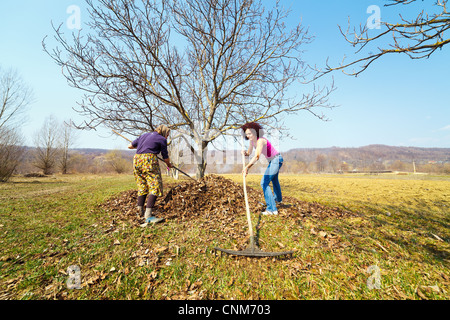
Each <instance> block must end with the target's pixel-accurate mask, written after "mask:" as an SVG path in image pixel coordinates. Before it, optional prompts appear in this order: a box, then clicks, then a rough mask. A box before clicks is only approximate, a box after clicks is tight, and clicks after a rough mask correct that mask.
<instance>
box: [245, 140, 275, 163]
mask: <svg viewBox="0 0 450 320" xmlns="http://www.w3.org/2000/svg"><path fill="white" fill-rule="evenodd" d="M259 139H265V140H266V141H267V144H266V147H265V148H263V149H262V154H263V155H265V156H266V158H267V160H269V161H271V160H272V159H273V158H274V157H275V156H276V155H278V151H277V150H276V149H275V148H274V147H273V146H272V144H271V143H270V142H269V140H267V139H266V138H258V140H259ZM251 143H252V146H253V147H254V148H255V149H256V146H255V145H254V144H253V141H251Z"/></svg>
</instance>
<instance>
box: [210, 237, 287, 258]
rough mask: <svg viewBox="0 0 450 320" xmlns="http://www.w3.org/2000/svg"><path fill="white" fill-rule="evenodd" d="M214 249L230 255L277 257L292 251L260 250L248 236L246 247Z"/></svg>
mask: <svg viewBox="0 0 450 320" xmlns="http://www.w3.org/2000/svg"><path fill="white" fill-rule="evenodd" d="M214 249H215V250H216V251H217V250H218V251H221V252H225V253H227V254H230V255H235V256H246V257H278V256H285V255H289V254H293V253H294V251H281V252H266V251H262V250H261V249H260V248H259V247H258V245H257V244H256V239H255V237H250V243H249V245H248V247H247V248H245V249H244V250H228V249H222V248H217V247H215V248H214Z"/></svg>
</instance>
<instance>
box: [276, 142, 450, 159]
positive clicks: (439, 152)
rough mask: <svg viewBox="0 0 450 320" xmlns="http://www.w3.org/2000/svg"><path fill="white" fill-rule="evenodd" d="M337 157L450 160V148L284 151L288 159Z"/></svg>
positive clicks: (378, 145) (335, 148)
mask: <svg viewBox="0 0 450 320" xmlns="http://www.w3.org/2000/svg"><path fill="white" fill-rule="evenodd" d="M321 154H322V155H325V156H327V157H328V158H336V159H337V160H339V161H346V162H352V161H362V160H366V161H369V160H372V161H396V160H400V161H405V162H412V161H415V162H417V163H420V162H428V161H436V162H443V163H445V162H450V148H418V147H395V146H387V145H381V144H375V145H368V146H363V147H358V148H339V147H331V148H296V149H291V150H289V151H287V152H284V153H283V155H284V157H285V158H287V159H295V160H301V161H305V162H311V161H315V160H316V158H317V156H318V155H321Z"/></svg>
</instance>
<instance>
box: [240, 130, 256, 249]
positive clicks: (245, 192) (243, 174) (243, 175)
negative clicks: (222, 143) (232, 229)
mask: <svg viewBox="0 0 450 320" xmlns="http://www.w3.org/2000/svg"><path fill="white" fill-rule="evenodd" d="M242 151H245V148H244V136H242ZM244 169H245V155H244V152H242V170H243V171H244ZM242 178H243V184H244V198H245V209H246V212H247V221H248V229H249V233H250V241H253V237H254V235H253V226H252V219H251V217H250V209H249V206H248V196H247V184H246V181H245V173H244V172H242Z"/></svg>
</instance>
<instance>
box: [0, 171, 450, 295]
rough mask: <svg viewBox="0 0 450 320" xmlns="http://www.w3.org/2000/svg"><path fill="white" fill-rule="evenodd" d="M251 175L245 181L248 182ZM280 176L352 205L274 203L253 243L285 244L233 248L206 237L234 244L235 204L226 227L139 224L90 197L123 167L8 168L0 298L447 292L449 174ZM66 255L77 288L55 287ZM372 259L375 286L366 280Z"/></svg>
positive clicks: (120, 187)
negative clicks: (294, 211) (291, 211)
mask: <svg viewBox="0 0 450 320" xmlns="http://www.w3.org/2000/svg"><path fill="white" fill-rule="evenodd" d="M226 177H227V178H230V179H232V180H234V181H236V182H238V183H242V177H241V176H239V175H227V176H226ZM260 178H261V177H260V176H257V175H249V176H248V185H249V186H251V187H254V188H255V189H257V190H259V188H260V187H259V180H260ZM164 181H165V184H166V185H170V184H174V183H178V182H177V181H174V180H171V179H168V178H166V177H164ZM281 185H282V188H283V192H284V195H286V196H291V197H295V198H297V199H300V200H305V201H309V202H319V203H321V204H325V205H329V206H338V207H342V208H345V209H347V210H351V211H352V212H354V213H356V215H354V216H349V217H344V218H341V219H331V218H328V219H323V220H317V219H313V218H308V217H307V218H305V219H299V218H295V217H285V216H283V212H282V211H281V210H280V215H279V216H278V217H272V216H268V217H266V216H265V217H262V218H261V221H260V225H259V226H260V227H261V228H260V229H259V231H258V233H259V240H260V245H261V247H262V248H265V249H266V250H270V251H284V250H295V253H294V254H293V256H292V257H289V258H282V259H274V258H259V259H255V258H246V257H233V256H228V255H225V254H223V255H221V254H220V253H216V252H215V250H214V247H217V246H218V247H221V248H230V249H233V248H235V247H236V248H237V247H242V246H245V245H246V243H247V242H248V238H247V236H248V230H247V223H246V217H245V208H242V216H237V217H234V219H232V220H230V221H229V224H228V225H227V228H220V225H218V224H217V221H215V220H214V219H211V218H207V217H200V218H197V219H195V220H192V221H189V220H186V221H181V222H180V221H176V220H169V221H166V222H165V223H163V224H159V225H156V226H150V227H147V228H140V227H139V226H137V225H136V223H133V221H132V220H130V219H128V218H125V215H123V214H122V213H120V212H109V211H105V210H104V209H103V207H102V206H101V204H102V203H104V202H105V201H106V200H107V199H109V198H111V197H114V196H116V195H118V194H119V193H120V192H122V191H125V190H130V189H134V188H135V183H134V179H133V177H132V176H130V175H110V176H106V175H105V176H93V175H92V176H89V175H85V176H84V175H68V176H60V175H57V176H55V177H53V178H18V177H16V178H14V179H13V180H12V182H9V183H3V184H0V203H1V206H0V234H1V235H2V236H1V240H0V299H269V300H271V299H448V298H449V296H450V295H449V290H450V287H449V281H450V280H449V259H450V257H449V251H450V245H449V241H450V234H449V225H450V221H449V212H450V210H449V206H450V203H449V201H450V200H449V199H450V194H449V192H450V191H449V190H450V178H449V177H431V176H418V175H417V176H412V175H410V176H387V175H385V176H362V175H361V176H353V175H348V176H336V175H333V176H331V175H330V176H318V175H283V176H282V177H281ZM252 217H253V221H254V226H255V225H256V224H257V221H258V219H259V218H260V217H258V213H257V212H253V211H252ZM230 230H233V232H234V233H233V236H231V235H230V234H231V233H230ZM72 265H77V266H79V267H80V269H81V289H68V288H67V279H68V278H69V275H68V274H67V268H68V267H69V266H72ZM372 265H374V266H377V267H378V268H379V269H380V272H381V275H380V280H381V288H380V289H372V290H371V289H369V288H368V286H367V281H368V278H369V277H370V276H372V275H373V274H369V273H368V272H367V270H368V267H369V266H372Z"/></svg>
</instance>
